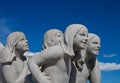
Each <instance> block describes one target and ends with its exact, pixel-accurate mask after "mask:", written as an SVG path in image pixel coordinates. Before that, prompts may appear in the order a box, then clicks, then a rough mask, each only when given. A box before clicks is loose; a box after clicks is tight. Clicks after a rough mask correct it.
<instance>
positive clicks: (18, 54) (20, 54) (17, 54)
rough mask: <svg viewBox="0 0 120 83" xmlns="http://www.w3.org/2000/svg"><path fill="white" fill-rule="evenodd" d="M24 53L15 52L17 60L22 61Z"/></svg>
mask: <svg viewBox="0 0 120 83" xmlns="http://www.w3.org/2000/svg"><path fill="white" fill-rule="evenodd" d="M23 54H24V52H22V51H20V50H17V49H16V50H15V55H16V57H17V58H19V59H20V60H22V57H23Z"/></svg>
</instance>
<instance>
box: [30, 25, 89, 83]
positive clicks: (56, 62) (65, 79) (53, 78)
mask: <svg viewBox="0 0 120 83" xmlns="http://www.w3.org/2000/svg"><path fill="white" fill-rule="evenodd" d="M80 33H82V34H83V36H84V38H83V40H84V39H85V42H82V43H83V44H82V45H79V46H77V45H78V43H79V42H81V40H79V36H77V35H78V34H80ZM87 33H88V31H87V28H86V27H85V26H83V25H81V24H72V25H69V26H68V27H67V29H66V31H65V44H63V43H60V44H59V43H58V45H57V44H56V45H54V46H52V47H48V48H46V49H44V50H43V51H41V52H39V53H37V54H35V55H34V56H33V57H32V58H31V59H30V60H29V61H28V66H29V69H30V71H31V74H32V75H33V76H34V78H35V79H36V81H37V83H69V77H70V72H71V58H72V57H73V56H75V55H74V54H75V53H74V52H75V51H77V50H79V49H81V47H82V48H85V46H86V44H87V43H86V41H87ZM80 35H81V34H80ZM48 36H50V35H48ZM57 38H58V39H59V36H58V37H57ZM54 41H55V40H54ZM54 41H53V42H54ZM76 46H77V47H76ZM84 56H85V55H84ZM40 66H42V67H43V68H42V71H45V73H46V74H47V77H46V76H44V75H42V71H40V69H39V67H40ZM48 77H50V79H48Z"/></svg>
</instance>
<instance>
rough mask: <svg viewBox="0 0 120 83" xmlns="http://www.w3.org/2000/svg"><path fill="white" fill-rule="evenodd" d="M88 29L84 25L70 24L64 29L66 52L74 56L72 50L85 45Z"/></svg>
mask: <svg viewBox="0 0 120 83" xmlns="http://www.w3.org/2000/svg"><path fill="white" fill-rule="evenodd" d="M87 35H88V30H87V28H86V27H85V26H84V25H81V24H71V25H69V26H68V27H67V29H66V31H65V44H66V46H67V49H66V52H67V54H69V55H71V56H74V55H75V54H74V51H76V50H80V49H84V48H85V47H86V45H87V41H88V38H87Z"/></svg>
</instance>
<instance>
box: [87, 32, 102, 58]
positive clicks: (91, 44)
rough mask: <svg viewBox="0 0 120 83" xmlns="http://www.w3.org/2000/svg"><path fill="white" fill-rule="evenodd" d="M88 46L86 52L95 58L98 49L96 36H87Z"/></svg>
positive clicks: (97, 37)
mask: <svg viewBox="0 0 120 83" xmlns="http://www.w3.org/2000/svg"><path fill="white" fill-rule="evenodd" d="M88 39H89V41H88V45H87V52H89V53H90V54H92V55H94V56H96V55H98V54H99V49H100V38H99V36H98V35H96V34H93V33H89V34H88Z"/></svg>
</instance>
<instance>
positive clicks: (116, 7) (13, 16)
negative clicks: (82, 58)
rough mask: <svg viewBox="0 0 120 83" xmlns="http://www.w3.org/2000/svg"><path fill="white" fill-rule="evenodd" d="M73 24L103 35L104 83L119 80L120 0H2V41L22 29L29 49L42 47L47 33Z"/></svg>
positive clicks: (0, 38) (0, 7)
mask: <svg viewBox="0 0 120 83" xmlns="http://www.w3.org/2000/svg"><path fill="white" fill-rule="evenodd" d="M72 23H80V24H83V25H85V26H87V28H88V30H89V32H92V33H96V34H98V35H99V36H100V38H101V49H100V54H99V56H98V59H99V61H100V65H101V70H102V82H101V83H119V81H120V79H119V77H120V51H119V50H120V37H119V36H120V2H119V0H58V1H57V0H50V1H48V0H33V1H32V0H29V1H27V0H8V1H7V0H0V42H2V43H3V44H5V41H6V37H7V35H8V34H9V33H10V32H13V31H22V32H24V33H25V35H26V36H27V39H28V41H29V47H30V52H33V53H34V52H38V51H40V50H41V46H42V39H43V35H44V32H46V31H47V30H49V29H52V28H57V29H60V30H62V31H63V32H64V31H65V29H66V27H67V26H68V25H70V24H72Z"/></svg>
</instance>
